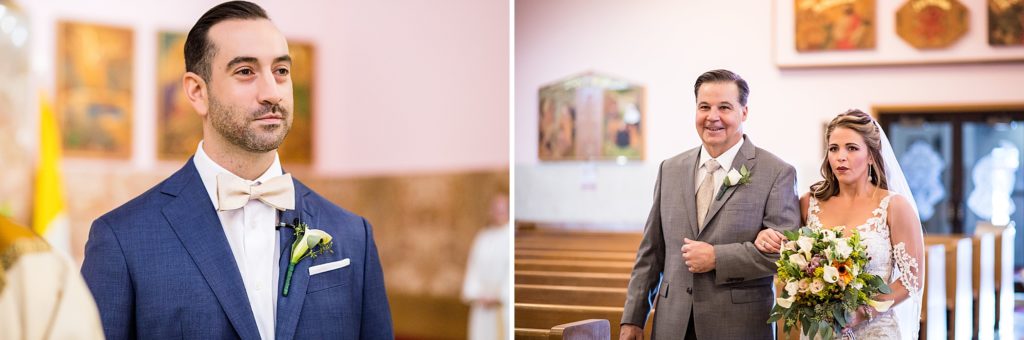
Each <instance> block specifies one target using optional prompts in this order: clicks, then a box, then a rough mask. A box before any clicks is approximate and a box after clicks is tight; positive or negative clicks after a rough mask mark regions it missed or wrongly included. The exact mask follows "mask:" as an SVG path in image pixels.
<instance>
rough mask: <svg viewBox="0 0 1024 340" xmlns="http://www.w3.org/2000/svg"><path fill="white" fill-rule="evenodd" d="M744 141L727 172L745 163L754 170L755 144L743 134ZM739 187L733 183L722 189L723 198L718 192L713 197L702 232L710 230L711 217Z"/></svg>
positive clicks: (749, 169) (750, 169)
mask: <svg viewBox="0 0 1024 340" xmlns="http://www.w3.org/2000/svg"><path fill="white" fill-rule="evenodd" d="M742 143H743V145H742V146H740V150H739V152H737V153H736V158H733V160H732V164H731V166H730V167H729V168H727V169H725V171H726V173H728V171H730V170H732V169H736V170H737V171H739V169H740V168H741V167H743V166H744V165H745V166H746V167H747V170H748V171H751V172H753V171H754V165H756V164H757V163H756V162H755V161H754V158H755V157H754V154H755V152H754V144H752V143H750V141H748V140H747V136H746V135H744V136H743V141H742ZM694 177H696V176H694ZM737 187H739V185H733V186H730V187H726V188H724V189H722V190H725V192H724V193H722V194H721V195H722V197H721V199H719V197H718V194H717V193H716V194H715V196H714V197H712V200H711V207H709V208H708V214H707V217H705V218H704V225H703V226H702V227H703V228H702V230H703V231H702V232H701V233H702V234H703V233H704V232H705V231H707V230H708V224H709V223H710V222H711V219H712V218H713V217H715V214H718V211H719V210H721V209H722V206H723V205H725V202H728V201H729V198H730V197H732V194H733V193H734V192H735V191H736V188H737ZM698 236H699V235H698Z"/></svg>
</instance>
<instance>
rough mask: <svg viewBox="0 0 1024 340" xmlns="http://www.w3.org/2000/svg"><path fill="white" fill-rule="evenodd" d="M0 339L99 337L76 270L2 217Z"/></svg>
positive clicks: (93, 311) (89, 299) (93, 309)
mask: <svg viewBox="0 0 1024 340" xmlns="http://www.w3.org/2000/svg"><path fill="white" fill-rule="evenodd" d="M0 339H103V327H102V326H101V325H100V316H99V312H98V311H97V309H96V303H95V302H94V301H93V299H92V294H90V293H89V289H88V288H86V286H85V281H83V280H82V276H81V275H80V274H79V273H78V266H77V265H75V264H73V263H72V262H71V260H70V259H69V258H67V257H66V256H65V255H61V254H59V253H57V252H54V251H53V250H52V248H50V245H49V244H47V243H46V241H45V240H43V238H42V237H39V235H37V234H35V233H34V232H32V231H31V230H29V229H28V228H25V227H22V226H20V225H17V224H15V223H14V222H11V221H10V220H8V219H6V218H4V217H3V216H0Z"/></svg>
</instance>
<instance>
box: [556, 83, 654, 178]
mask: <svg viewBox="0 0 1024 340" xmlns="http://www.w3.org/2000/svg"><path fill="white" fill-rule="evenodd" d="M538 95H539V96H538V97H539V107H538V109H539V115H540V117H539V125H538V138H539V140H538V150H537V152H538V158H540V160H542V161H555V160H615V161H619V162H625V161H629V160H643V159H644V155H645V146H644V121H645V119H644V112H645V111H646V102H645V95H646V91H645V89H644V87H643V86H640V85H637V84H635V83H632V82H629V81H626V80H622V79H618V78H614V77H610V76H605V75H600V74H596V73H592V72H588V73H584V74H580V75H576V76H573V77H569V78H567V79H564V80H561V81H557V82H555V83H552V84H550V85H547V86H544V87H542V88H541V89H540V90H539V93H538Z"/></svg>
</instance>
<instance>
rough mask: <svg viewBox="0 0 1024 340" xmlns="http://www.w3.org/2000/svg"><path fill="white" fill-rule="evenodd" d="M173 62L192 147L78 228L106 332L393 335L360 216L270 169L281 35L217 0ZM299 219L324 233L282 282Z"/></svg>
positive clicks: (285, 112)
mask: <svg viewBox="0 0 1024 340" xmlns="http://www.w3.org/2000/svg"><path fill="white" fill-rule="evenodd" d="M185 64H186V69H187V72H186V73H185V75H184V77H183V84H182V86H183V88H184V92H185V93H186V95H187V96H188V99H189V101H190V102H191V103H192V106H193V107H194V108H195V110H196V111H197V112H198V114H199V115H200V116H201V117H202V119H203V141H202V142H200V143H199V146H198V147H197V149H196V154H195V156H194V157H192V159H190V160H189V161H188V163H186V164H185V166H184V167H183V168H182V169H181V170H179V171H178V172H176V173H175V174H174V175H172V176H171V177H169V178H167V179H166V180H164V181H163V182H161V183H160V184H158V185H157V186H155V187H154V188H152V189H150V190H149V191H147V192H145V193H143V194H142V195H140V196H139V197H136V198H135V199H133V200H131V201H129V202H128V203H125V204H124V205H123V206H121V207H118V208H117V209H114V210H113V211H111V212H109V213H107V214H106V215H103V216H102V217H100V218H99V219H97V220H96V221H95V222H94V223H93V225H92V229H91V231H90V232H89V241H88V243H87V244H86V249H85V262H84V264H83V265H82V275H83V276H84V277H85V281H86V283H87V284H88V285H89V288H90V290H92V293H93V295H94V296H95V298H96V304H97V305H98V307H99V310H100V318H101V319H102V322H103V330H104V332H105V333H106V336H107V337H108V338H110V339H132V338H142V339H166V338H175V339H178V338H184V339H239V338H240V339H297V338H308V339H390V338H393V337H394V336H393V334H392V327H391V314H390V309H389V307H388V300H387V296H386V295H385V292H384V279H383V274H382V269H381V265H380V260H379V258H378V256H377V247H376V245H375V244H374V240H373V233H372V230H371V228H370V224H369V223H368V222H367V221H366V220H365V219H364V218H362V217H360V216H357V215H355V214H353V213H351V212H348V211H346V210H344V209H342V208H339V207H338V206H336V205H334V204H332V203H331V202H328V201H327V200H326V199H324V198H323V197H321V196H320V195H317V194H316V193H315V192H313V191H312V190H310V189H309V188H307V187H306V186H305V185H303V184H302V183H300V182H299V181H297V180H294V179H292V178H291V175H290V174H285V173H284V172H283V170H282V168H281V163H280V160H279V158H278V155H277V148H278V146H280V145H281V143H282V142H283V141H284V138H285V136H286V135H287V134H288V130H289V129H290V128H291V124H292V108H293V105H294V103H293V99H292V81H291V76H290V72H291V67H292V64H291V58H290V57H289V55H288V44H287V41H286V40H285V38H284V36H283V35H282V34H281V32H280V31H279V30H278V29H277V27H275V26H274V24H273V23H272V22H271V21H270V19H269V18H268V16H267V14H266V13H265V12H264V10H263V9H262V8H260V7H259V6H257V5H255V4H252V3H249V2H244V1H232V2H228V3H224V4H221V5H218V6H216V7H214V8H212V9H210V10H209V11H208V12H206V14H204V15H203V16H202V17H201V18H199V21H198V22H196V24H195V26H193V28H192V30H191V31H190V32H189V34H188V38H187V40H186V43H185ZM301 67H309V65H302V66H301ZM299 225H308V227H309V228H312V229H318V230H322V231H323V232H326V233H327V234H329V235H330V236H332V237H333V242H332V243H329V244H330V247H329V248H325V249H324V250H327V251H326V252H324V253H322V254H321V255H320V256H316V257H306V258H303V259H301V260H299V261H298V262H297V263H296V264H295V266H294V270H293V271H292V273H291V278H290V280H286V273H288V272H289V270H288V268H289V261H290V258H292V254H291V253H292V244H293V242H294V241H295V239H296V229H300V228H296V226H299ZM321 247H326V244H325V245H323V246H321ZM286 286H287V294H286V293H285V290H286Z"/></svg>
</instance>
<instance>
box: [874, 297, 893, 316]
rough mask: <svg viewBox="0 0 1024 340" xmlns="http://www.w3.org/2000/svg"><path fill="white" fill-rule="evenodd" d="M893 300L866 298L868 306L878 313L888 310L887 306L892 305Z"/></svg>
mask: <svg viewBox="0 0 1024 340" xmlns="http://www.w3.org/2000/svg"><path fill="white" fill-rule="evenodd" d="M893 302H895V301H893V300H885V301H876V300H871V299H868V306H871V308H874V309H875V310H877V311H878V312H879V313H885V311H887V310H889V307H892V304H893Z"/></svg>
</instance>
